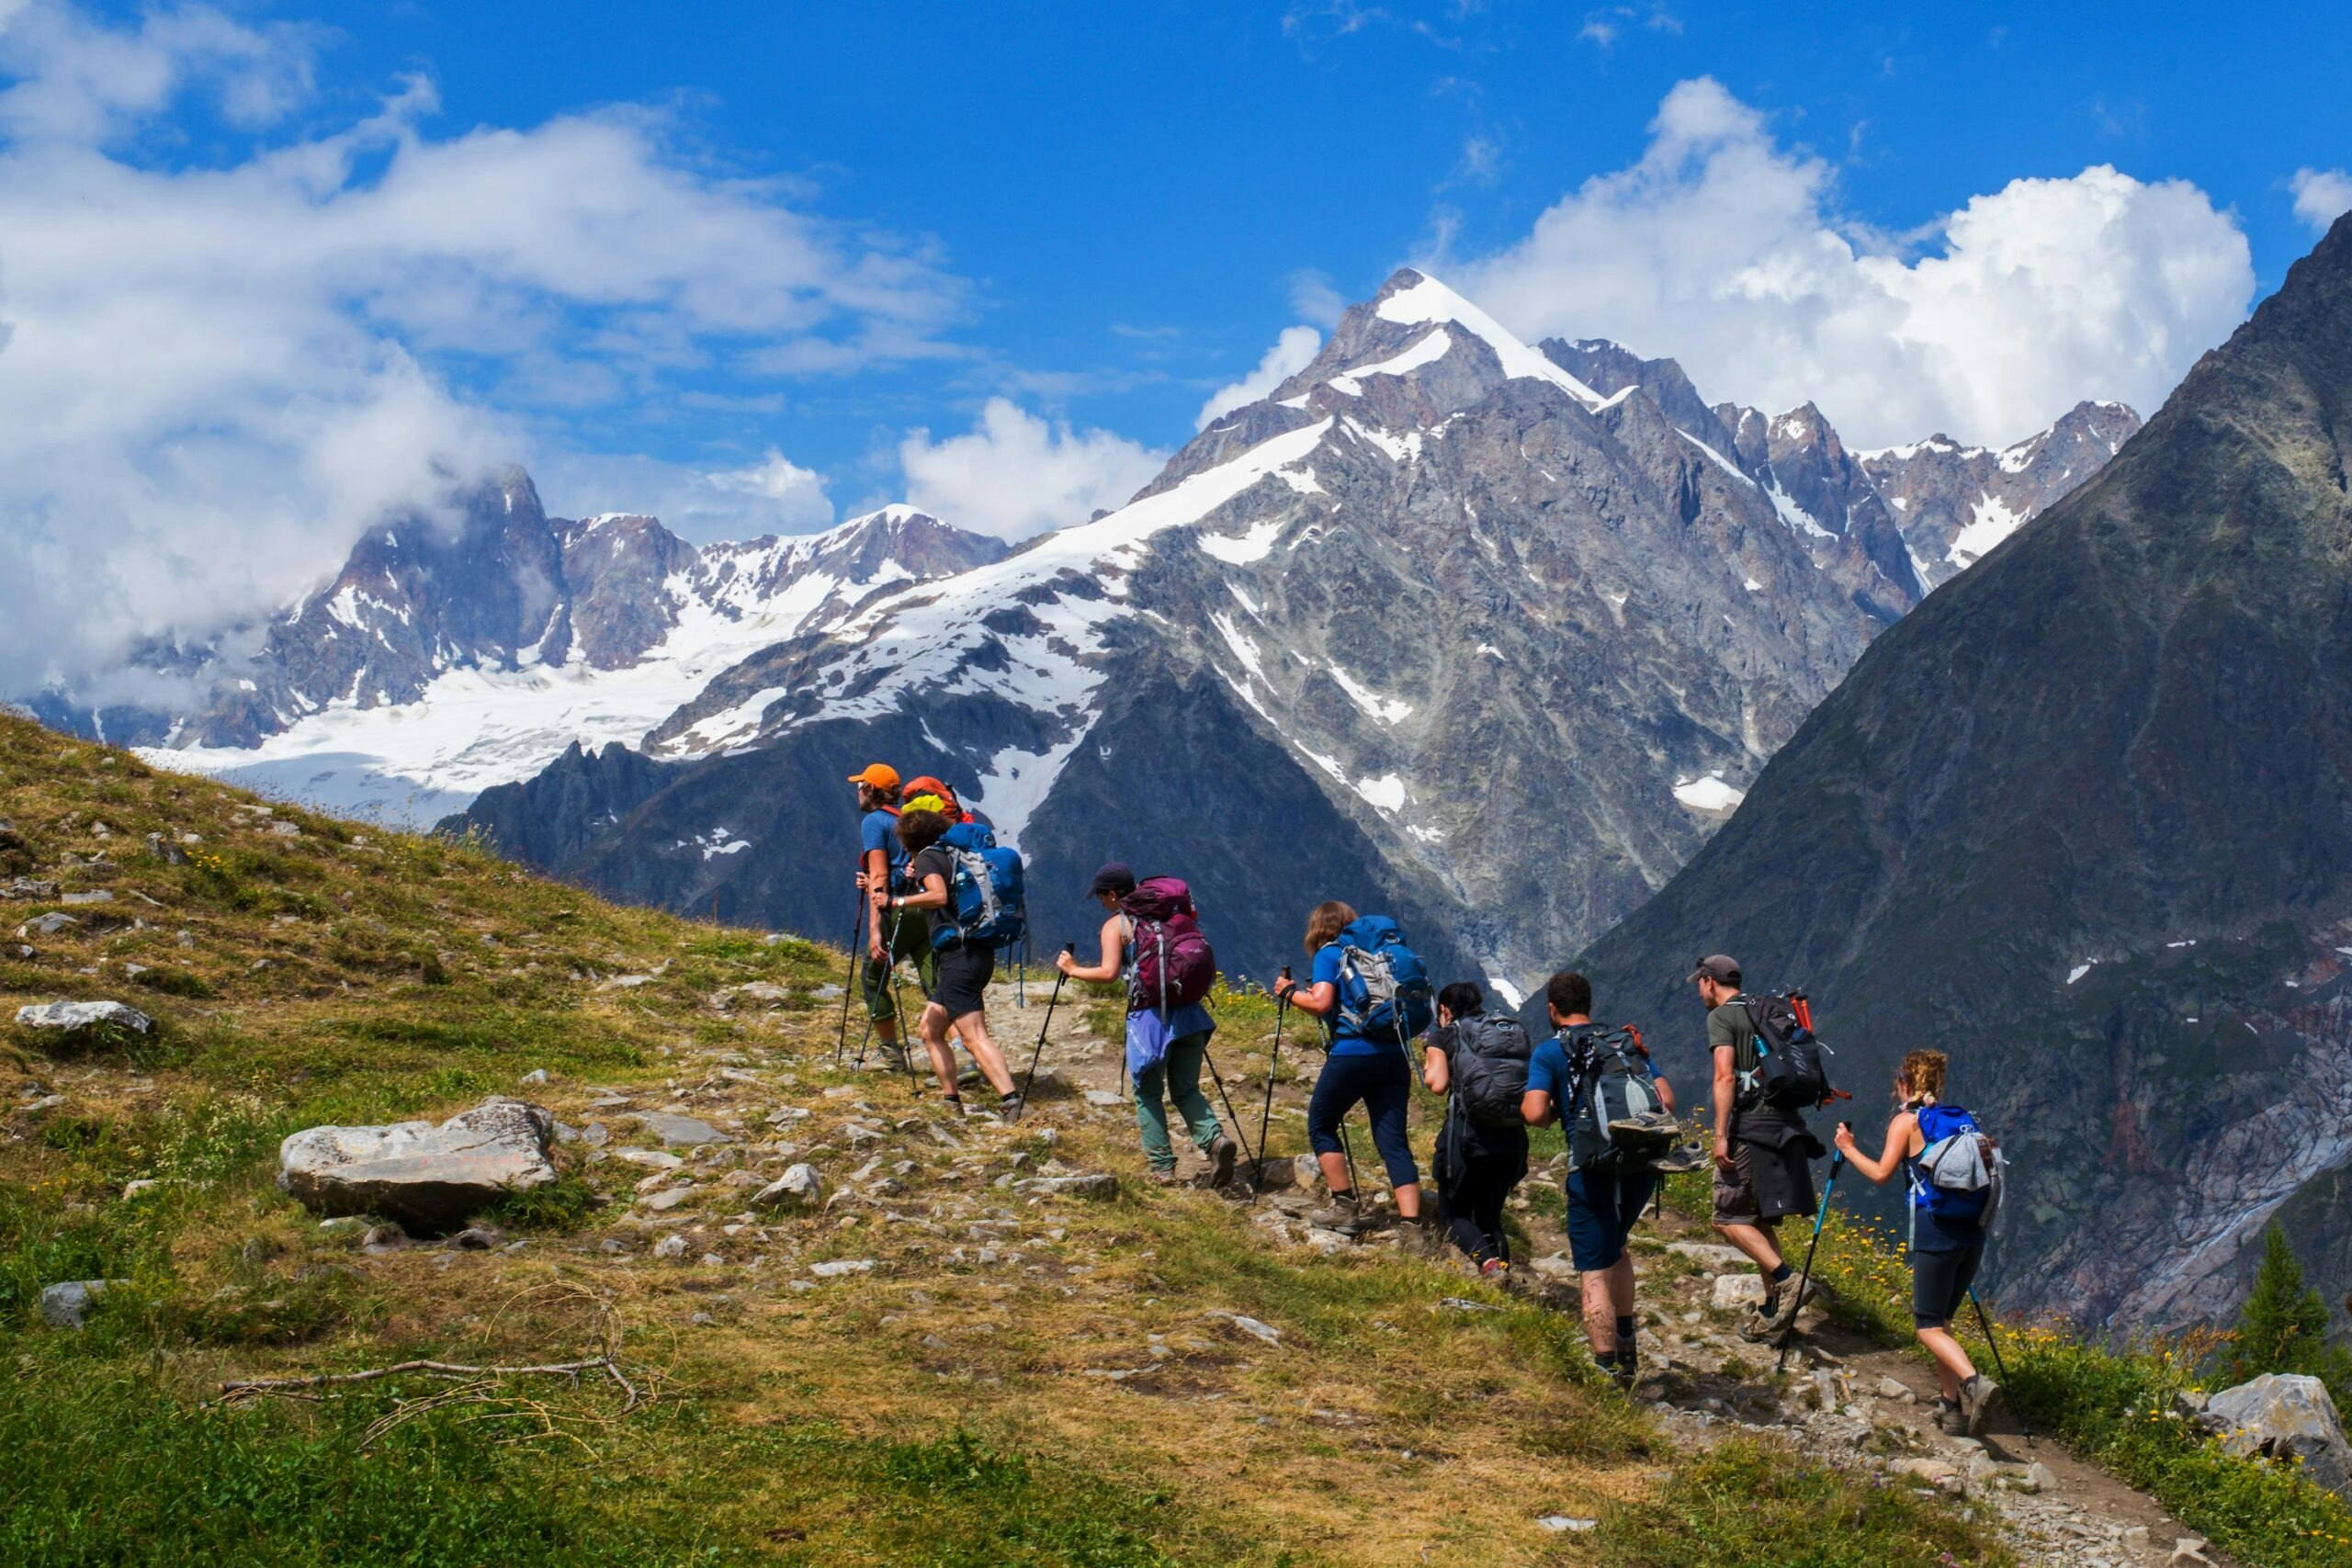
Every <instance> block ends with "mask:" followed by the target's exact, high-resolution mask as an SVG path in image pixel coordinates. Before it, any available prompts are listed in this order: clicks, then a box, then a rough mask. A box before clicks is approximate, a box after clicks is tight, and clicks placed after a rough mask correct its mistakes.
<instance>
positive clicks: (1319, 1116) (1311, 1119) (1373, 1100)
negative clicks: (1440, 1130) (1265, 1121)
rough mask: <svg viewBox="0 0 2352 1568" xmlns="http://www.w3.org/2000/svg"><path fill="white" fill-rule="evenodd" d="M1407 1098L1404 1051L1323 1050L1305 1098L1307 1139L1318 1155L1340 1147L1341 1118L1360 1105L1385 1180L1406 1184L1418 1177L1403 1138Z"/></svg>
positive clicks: (1409, 1095)
mask: <svg viewBox="0 0 2352 1568" xmlns="http://www.w3.org/2000/svg"><path fill="white" fill-rule="evenodd" d="M1412 1099H1413V1088H1412V1077H1411V1073H1410V1070H1409V1069H1408V1068H1407V1066H1405V1053H1404V1052H1402V1051H1399V1050H1397V1048H1396V1047H1395V1046H1393V1045H1384V1046H1382V1047H1381V1048H1380V1051H1379V1053H1378V1054H1377V1055H1371V1056H1326V1057H1325V1058H1324V1059H1323V1073H1322V1076H1321V1077H1317V1079H1316V1080H1315V1094H1314V1097H1313V1098H1312V1099H1310V1100H1308V1101H1307V1102H1306V1142H1307V1145H1308V1146H1309V1147H1311V1148H1313V1149H1314V1151H1315V1152H1316V1153H1317V1154H1318V1155H1336V1154H1339V1153H1340V1152H1342V1151H1341V1149H1340V1120H1341V1119H1342V1118H1343V1117H1345V1116H1346V1115H1347V1113H1348V1112H1349V1111H1353V1110H1354V1109H1355V1108H1356V1107H1357V1106H1358V1105H1362V1106H1363V1108H1364V1111H1365V1112H1366V1113H1367V1114H1369V1115H1370V1116H1371V1117H1372V1146H1373V1147H1374V1148H1376V1149H1378V1150H1379V1151H1380V1162H1381V1164H1382V1165H1383V1166H1385V1167H1386V1168H1387V1170H1388V1185H1389V1186H1391V1187H1408V1186H1410V1185H1412V1184H1413V1183H1415V1182H1417V1181H1419V1180H1420V1179H1421V1172H1420V1168H1419V1167H1418V1166H1416V1165H1415V1164H1414V1163H1413V1147H1412V1145H1410V1144H1408V1143H1407V1142H1406V1141H1405V1107H1406V1106H1407V1105H1408V1104H1410V1103H1411V1102H1412Z"/></svg>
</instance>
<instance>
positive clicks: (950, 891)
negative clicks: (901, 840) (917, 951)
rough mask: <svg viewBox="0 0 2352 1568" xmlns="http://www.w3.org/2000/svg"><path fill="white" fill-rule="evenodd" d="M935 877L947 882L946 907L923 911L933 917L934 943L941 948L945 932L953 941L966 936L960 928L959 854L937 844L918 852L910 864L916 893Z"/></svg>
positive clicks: (911, 883)
mask: <svg viewBox="0 0 2352 1568" xmlns="http://www.w3.org/2000/svg"><path fill="white" fill-rule="evenodd" d="M934 876H935V877H937V878H939V880H940V881H942V882H943V883H945V884H946V886H947V900H948V901H947V903H946V905H945V906H944V908H937V909H926V910H925V911H923V912H924V914H926V915H927V916H928V917H929V918H930V919H931V941H932V945H933V946H934V947H938V946H943V945H944V942H942V940H941V938H942V933H943V932H944V933H945V937H946V940H947V941H950V942H961V941H963V940H964V938H963V934H962V933H961V932H959V931H956V861H955V857H954V856H952V855H950V854H949V853H948V852H946V851H945V850H944V849H941V848H940V847H939V846H938V845H937V844H933V845H932V846H931V847H930V848H929V849H926V850H923V851H921V852H918V853H917V854H916V856H915V858H914V859H913V860H912V861H911V862H910V863H908V866H907V880H908V884H909V886H910V888H911V890H912V891H914V892H917V893H920V892H922V890H923V886H924V884H925V883H926V882H927V881H929V879H930V878H932V877H934Z"/></svg>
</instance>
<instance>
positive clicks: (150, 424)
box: [0, 0, 965, 693]
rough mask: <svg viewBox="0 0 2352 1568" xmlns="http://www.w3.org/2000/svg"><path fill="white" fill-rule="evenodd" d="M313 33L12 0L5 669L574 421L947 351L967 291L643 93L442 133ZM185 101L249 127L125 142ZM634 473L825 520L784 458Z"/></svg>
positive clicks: (24, 682)
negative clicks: (366, 103)
mask: <svg viewBox="0 0 2352 1568" xmlns="http://www.w3.org/2000/svg"><path fill="white" fill-rule="evenodd" d="M190 104H194V105H196V106H198V109H199V111H202V110H204V109H205V108H206V107H207V106H209V109H210V110H211V111H212V112H217V113H218V114H219V115H220V117H221V118H225V119H227V120H229V121H230V122H232V123H234V124H237V125H240V126H242V127H244V128H245V129H246V130H247V131H248V132H249V135H248V137H247V145H249V146H250V147H251V148H252V151H250V152H238V153H233V154H232V155H230V156H229V157H228V158H227V159H225V160H224V161H220V162H216V163H214V164H198V165H183V164H173V163H170V162H157V161H155V160H153V159H152V158H150V157H147V156H145V155H144V153H143V150H145V149H148V148H151V147H154V146H164V147H172V146H176V145H178V143H177V141H175V131H176V125H175V120H174V118H173V117H174V116H176V115H178V114H180V113H181V112H183V111H184V110H186V109H187V107H188V106H189V105H190ZM437 107H438V105H437V101H436V98H435V93H434V90H433V88H432V86H431V85H430V84H429V83H426V82H424V81H423V80H421V79H412V80H409V81H407V82H405V83H403V84H401V85H400V87H399V88H398V90H397V91H396V92H395V93H394V94H393V95H392V96H390V97H389V98H388V99H386V100H385V101H383V102H382V103H381V104H380V105H379V106H378V107H376V108H375V109H374V110H373V111H372V112H369V113H368V114H366V115H365V116H364V117H363V118H357V119H356V120H342V121H338V120H336V119H335V118H333V116H332V112H331V111H327V110H322V109H321V108H320V107H319V100H318V99H317V98H314V97H312V96H311V39H310V36H309V35H308V34H307V33H306V32H303V31H301V30H300V29H289V28H253V27H249V26H247V25H245V24H244V23H243V22H241V21H238V20H235V19H233V18H232V17H229V16H227V15H225V14H223V13H222V12H220V11H218V10H215V9H212V8H210V7H207V6H170V5H164V6H154V7H152V8H150V9H147V10H145V11H144V12H142V13H141V15H140V17H139V19H138V20H136V21H135V22H128V23H123V24H120V25H116V24H113V23H110V22H105V21H99V20H94V19H93V17H92V15H91V14H89V13H85V12H83V11H81V10H79V9H76V8H74V7H73V6H66V5H63V4H59V3H56V0H32V3H31V4H29V5H17V6H13V7H11V6H9V4H8V0H0V693H7V692H22V691H25V690H27V689H28V688H30V687H33V686H36V685H39V684H40V683H41V682H45V681H48V680H51V679H54V678H59V677H61V676H65V677H70V676H72V675H74V673H76V672H77V671H81V670H85V669H87V668H90V667H92V666H94V665H98V664H103V663H104V662H105V661H106V660H108V659H109V658H111V657H113V656H114V654H115V653H116V652H117V651H118V650H119V649H120V648H121V647H122V646H123V645H124V644H125V643H126V642H127V641H128V640H130V638H132V637H136V636H139V635H142V634H147V633H155V632H165V631H175V632H178V633H180V634H182V635H187V636H199V637H200V636H203V635H205V634H206V633H207V632H208V631H209V630H210V629H211V628H213V627H215V626H220V625H223V624H227V623H230V622H232V621H234V620H237V619H239V618H242V617H247V616H250V615H254V613H256V612H258V611H264V610H266V609H267V608H269V607H270V606H272V605H274V604H279V603H282V602H284V601H285V600H286V599H288V597H290V596H291V595H292V594H294V593H296V592H300V590H301V589H303V588H304V587H306V586H308V585H309V584H310V583H311V582H312V581H316V580H317V579H318V578H319V577H321V576H322V575H324V574H325V573H327V572H329V571H331V570H333V569H334V567H335V566H336V565H337V564H339V562H340V561H341V559H342V557H343V555H344V553H345V550H346V549H347V547H348V546H349V544H350V542H351V540H352V539H353V538H354V537H356V535H357V534H358V533H359V532H361V531H362V530H364V529H365V528H366V527H367V526H368V525H370V524H371V523H373V522H375V521H377V520H378V519H379V518H380V517H381V516H382V515H384V514H385V513H387V512H388V511H397V510H400V509H403V508H408V507H429V506H431V505H433V504H435V502H436V501H437V500H438V498H440V497H442V496H443V495H444V494H445V493H446V491H447V486H448V483H449V481H450V479H452V478H462V477H464V476H466V475H468V474H469V473H474V472H480V471H482V470H485V469H487V468H491V467H492V466H493V465H495V464H499V463H503V462H507V461H515V460H521V461H524V462H526V463H530V462H533V461H534V460H535V459H536V458H537V457H538V456H539V455H540V453H539V451H538V447H539V446H540V445H541V443H542V441H543V440H545V433H547V432H549V431H551V430H555V429H560V428H562V427H563V425H564V423H566V422H568V421H570V420H571V419H573V418H575V417H577V416H578V415H579V414H581V413H582V411H594V410H598V409H603V410H609V411H616V412H618V413H619V414H620V415H621V416H623V417H624V418H625V417H628V415H629V414H630V413H631V412H633V411H635V410H637V409H639V408H643V407H649V406H655V407H658V406H661V405H662V404H663V403H664V402H667V401H671V400H675V401H677V402H679V403H682V404H683V403H686V402H689V401H690V399H691V392H689V391H687V390H686V389H689V388H691V387H692V385H693V382H692V378H694V377H695V375H696V374H697V373H698V372H701V371H704V370H710V369H716V370H719V371H723V372H726V373H729V374H731V375H736V376H739V377H740V376H758V375H767V374H773V375H792V374H803V373H807V372H809V371H811V370H822V369H829V368H835V367H844V368H847V367H863V366H867V365H872V364H875V363H877V362H883V361H892V360H903V359H906V358H909V357H912V356H921V355H931V354H936V353H939V352H942V351H941V349H940V347H939V342H938V337H937V334H938V333H939V332H940V330H941V329H942V328H943V327H944V325H945V324H947V323H948V322H950V321H954V320H956V319H957V317H958V316H959V315H960V313H961V311H962V310H963V299H964V297H965V296H964V290H963V288H962V286H961V285H960V284H959V283H958V282H957V281H956V279H954V278H953V277H951V276H947V275H945V274H944V273H943V272H942V271H941V270H940V269H939V268H938V266H937V265H936V263H935V262H934V261H933V260H932V259H930V258H929V257H928V256H927V255H925V254H923V253H922V251H920V250H919V249H915V248H912V247H909V246H905V245H901V244H899V243H896V242H893V241H891V240H890V239H888V237H887V236H880V235H876V234H875V233H874V232H872V231H869V230H866V229H865V228H862V227H854V226H852V225H848V224H844V223H839V222H834V221H831V220H824V219H820V218H815V217H811V216H809V214H807V213H806V212H804V211H802V210H800V209H799V207H798V206H797V201H798V197H797V194H796V193H795V192H793V191H790V190H787V189H786V188H785V187H784V186H781V185H779V184H776V183H774V182H768V181H761V180H752V179H741V178H734V177H729V176H728V175H723V174H721V173H718V172H714V171H713V170H712V169H711V168H710V167H709V165H708V164H707V161H706V160H704V159H702V158H701V157H699V156H698V155H697V154H695V153H694V152H691V151H682V150H678V149H676V148H674V147H673V140H674V138H673V125H672V122H671V121H670V120H668V119H667V118H665V117H664V116H662V114H660V113H657V112H655V111H651V110H647V109H641V108H633V107H627V106H621V107H612V108H608V109H605V110H600V111H597V112H594V113H590V114H579V115H565V116H559V117H557V118H552V119H549V120H548V121H546V122H544V123H542V124H538V125H536V126H531V127H528V128H522V129H510V128H501V127H497V126H482V127H477V128H474V129H471V130H464V131H462V132H459V133H456V134H450V135H438V136H436V135H435V134H433V132H432V130H430V129H429V128H430V127H431V125H432V122H433V119H434V117H435V114H436V112H437ZM297 108H300V110H301V111H302V112H301V114H300V116H299V117H298V116H295V115H294V114H292V113H291V112H290V111H292V110H295V109H297ZM547 444H548V445H551V446H552V445H559V444H560V443H557V442H553V441H548V442H547ZM616 461H617V462H620V463H621V464H622V465H623V466H624V467H626V465H627V462H628V460H626V459H618V460H616ZM559 466H560V465H559ZM616 471H617V470H616ZM640 473H641V475H642V476H643V477H646V478H647V479H648V480H649V482H650V481H651V480H652V479H662V480H663V481H664V482H672V481H674V483H673V488H674V489H676V490H677V491H679V493H681V494H683V495H685V496H687V497H689V498H697V497H698V498H699V499H700V500H701V501H702V502H705V503H706V505H707V509H708V510H709V511H710V512H711V513H712V515H713V517H714V519H716V517H717V515H718V513H722V512H729V508H731V509H732V510H731V512H729V516H731V517H735V518H741V519H747V520H754V521H756V520H765V522H764V525H767V526H777V525H784V524H786V523H788V522H790V521H793V520H798V519H805V524H804V525H816V524H820V523H821V522H823V521H825V520H826V518H828V517H829V516H830V515H831V509H830V507H828V506H826V505H824V504H823V498H822V495H821V492H820V491H817V490H816V489H815V488H814V485H813V476H809V475H808V474H807V473H806V470H801V469H797V468H795V466H793V465H791V464H789V463H788V462H786V461H785V460H784V459H783V458H781V457H774V458H772V459H771V460H769V461H767V462H765V463H761V464H753V465H752V466H750V467H749V468H742V469H740V470H739V469H736V468H731V467H729V466H727V465H724V464H721V465H716V466H713V468H712V469H711V470H710V471H707V472H703V471H699V470H694V469H690V468H687V469H673V468H668V467H665V466H664V465H659V464H645V465H641V466H640ZM581 499H582V500H586V499H588V498H585V497H582V498H581ZM616 503H618V504H627V503H628V498H627V497H616V498H614V500H612V501H605V502H597V503H596V504H595V507H594V509H596V510H605V509H607V508H609V507H610V506H612V505H614V504H616ZM583 509H584V508H583ZM689 521H690V522H691V520H689ZM712 526H714V527H715V526H718V523H717V522H716V521H715V520H714V522H713V524H712Z"/></svg>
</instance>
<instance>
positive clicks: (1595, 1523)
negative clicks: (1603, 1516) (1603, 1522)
mask: <svg viewBox="0 0 2352 1568" xmlns="http://www.w3.org/2000/svg"><path fill="white" fill-rule="evenodd" d="M1535 1522H1536V1523H1537V1524H1539V1525H1542V1526H1543V1527H1544V1529H1547V1530H1551V1531H1554V1532H1555V1533H1557V1534H1566V1533H1568V1532H1570V1531H1577V1532H1582V1531H1585V1530H1589V1529H1598V1528H1600V1520H1599V1519H1587V1518H1576V1517H1570V1516H1569V1515H1566V1514H1545V1515H1544V1516H1542V1517H1539V1518H1538V1519H1537V1520H1536V1521H1535Z"/></svg>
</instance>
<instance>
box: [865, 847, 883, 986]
mask: <svg viewBox="0 0 2352 1568" xmlns="http://www.w3.org/2000/svg"><path fill="white" fill-rule="evenodd" d="M860 863H861V865H862V866H863V867H864V874H865V881H863V882H861V883H859V884H858V886H861V887H864V888H865V889H867V890H868V891H869V892H873V891H876V890H878V891H880V892H883V893H888V891H889V890H890V857H889V855H888V853H887V852H884V851H881V850H868V851H866V852H865V854H864V855H863V856H862V857H860ZM865 951H866V952H867V953H870V954H872V956H873V958H874V961H875V962H876V964H879V963H880V962H881V961H882V956H883V953H882V906H881V905H880V904H879V903H877V902H876V901H874V900H873V899H872V898H870V897H869V898H868V899H867V900H866V919H865Z"/></svg>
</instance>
